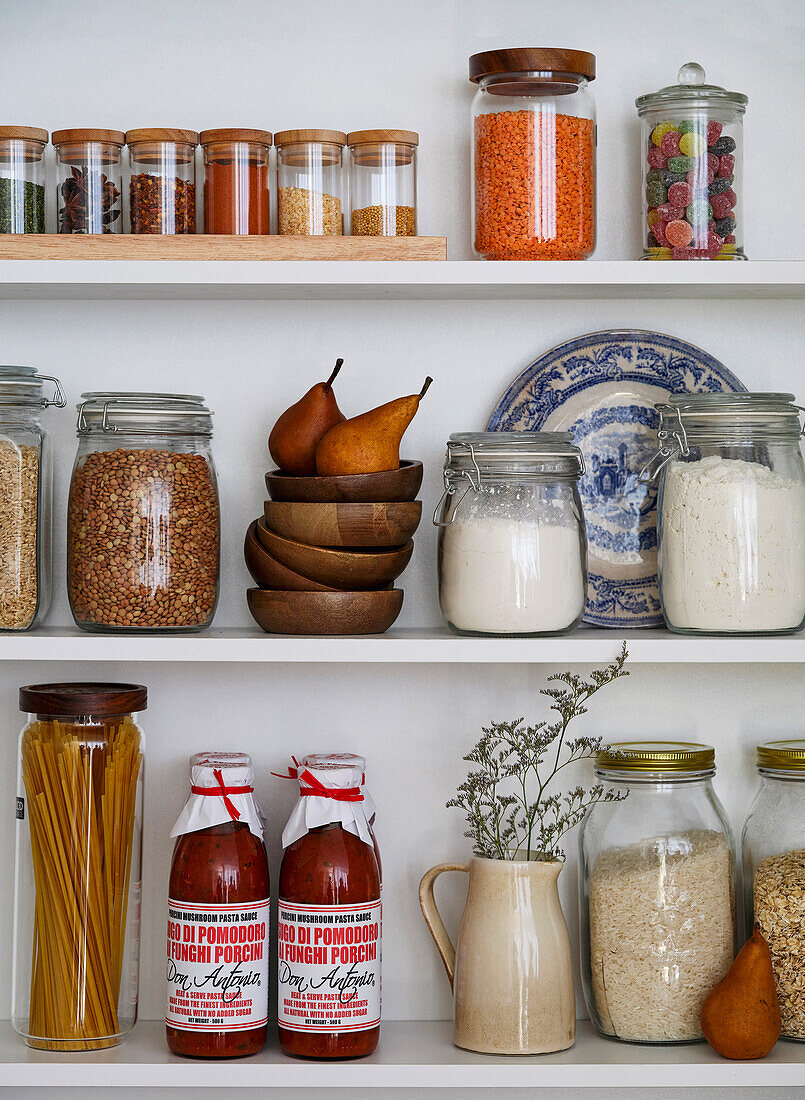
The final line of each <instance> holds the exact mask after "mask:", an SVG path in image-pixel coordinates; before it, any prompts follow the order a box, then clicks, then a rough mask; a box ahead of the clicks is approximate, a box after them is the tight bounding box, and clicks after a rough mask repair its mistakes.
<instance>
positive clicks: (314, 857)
mask: <svg viewBox="0 0 805 1100" xmlns="http://www.w3.org/2000/svg"><path fill="white" fill-rule="evenodd" d="M308 759H309V758H305V761H303V763H302V765H301V767H300V768H299V769H298V778H299V801H298V803H297V805H296V807H295V808H294V810H293V813H292V814H291V817H290V819H289V821H288V824H287V825H286V827H285V831H284V832H283V834H282V844H283V848H284V849H285V854H284V856H283V860H282V868H281V870H280V885H279V922H278V960H279V965H278V986H279V988H278V1030H279V1040H280V1044H281V1046H282V1049H283V1050H284V1051H285V1052H286V1054H292V1055H297V1056H299V1057H303V1058H357V1057H361V1056H362V1055H365V1054H371V1052H372V1051H373V1050H374V1049H375V1048H376V1046H377V1042H378V1038H379V1036H380V992H381V990H380V962H381V937H382V923H381V899H380V870H379V866H378V860H377V856H376V855H375V846H374V840H373V836H372V832H371V829H370V827H369V822H368V821H367V817H366V803H365V801H364V795H363V790H362V780H363V768H362V767H361V766H360V764H357V765H356V764H355V763H354V762H351V761H350V760H349V759H346V758H345V757H344V756H343V755H340V756H339V755H334V756H332V757H328V756H324V755H318V756H317V757H316V758H315V763H314V764H311V765H308V764H307V760H308Z"/></svg>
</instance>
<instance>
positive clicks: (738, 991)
mask: <svg viewBox="0 0 805 1100" xmlns="http://www.w3.org/2000/svg"><path fill="white" fill-rule="evenodd" d="M781 1028H782V1021H781V1019H780V1005H779V1002H778V1000H777V988H776V986H775V984H774V971H773V970H772V965H771V953H770V951H769V945H768V944H767V943H766V941H765V940H764V938H763V936H762V935H761V932H760V929H759V927H758V925H755V931H754V934H753V935H752V937H751V939H749V940H747V941H746V943H745V944H744V945H743V947H742V948H741V950H740V951H739V952H738V954H737V955H736V956H735V961H734V962H733V964H732V966H731V967H730V968H729V970H728V971H727V974H726V976H725V977H724V978H723V979H722V980H721V981H720V982H719V983H718V985H716V986H714V987H713V988H712V989H711V990H710V992H709V993H708V994H707V996H706V997H705V1000H704V1004H703V1005H702V1031H703V1032H704V1037H705V1039H706V1040H707V1042H708V1043H709V1044H710V1046H711V1047H712V1048H713V1050H715V1051H716V1052H717V1053H718V1054H721V1055H722V1056H723V1057H724V1058H732V1059H748V1058H765V1056H766V1055H767V1054H768V1053H769V1051H770V1050H771V1049H772V1047H773V1046H774V1044H775V1043H776V1042H777V1040H778V1039H779V1038H780V1030H781Z"/></svg>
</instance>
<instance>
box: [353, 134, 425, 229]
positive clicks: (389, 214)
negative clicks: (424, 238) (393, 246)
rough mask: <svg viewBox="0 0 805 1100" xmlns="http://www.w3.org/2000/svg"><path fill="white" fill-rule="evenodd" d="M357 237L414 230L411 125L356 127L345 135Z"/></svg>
mask: <svg viewBox="0 0 805 1100" xmlns="http://www.w3.org/2000/svg"><path fill="white" fill-rule="evenodd" d="M347 145H348V146H349V152H350V172H349V201H350V206H351V208H352V236H353V237H415V236H416V161H417V146H418V145H419V134H417V133H414V131H413V130H356V131H355V132H354V133H352V134H348V135H347Z"/></svg>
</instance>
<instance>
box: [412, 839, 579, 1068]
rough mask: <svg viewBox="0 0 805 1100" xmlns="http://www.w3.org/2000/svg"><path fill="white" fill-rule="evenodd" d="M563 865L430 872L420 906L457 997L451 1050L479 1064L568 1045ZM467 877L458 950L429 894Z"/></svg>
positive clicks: (485, 862) (569, 974) (510, 864)
mask: <svg viewBox="0 0 805 1100" xmlns="http://www.w3.org/2000/svg"><path fill="white" fill-rule="evenodd" d="M562 866H563V865H562V863H561V862H559V861H556V862H552V863H546V862H543V861H539V860H528V861H526V860H503V859H480V858H477V857H473V858H472V859H471V860H470V862H469V864H465V863H442V864H439V866H438V867H432V868H431V869H430V871H428V872H427V874H426V875H425V876H424V878H423V879H422V882H421V883H420V885H419V903H420V905H421V906H422V912H423V914H424V916H425V920H426V921H427V924H428V927H429V928H430V931H431V934H432V935H433V938H434V940H435V941H436V946H437V947H438V949H439V954H440V955H441V957H442V962H443V963H444V967H445V970H446V971H447V977H448V978H449V979H450V985H451V986H452V988H453V1018H454V1028H453V1042H454V1043H455V1044H456V1046H458V1047H463V1048H464V1049H465V1050H477V1051H481V1052H483V1053H484V1054H546V1053H548V1052H549V1051H556V1050H566V1049H567V1047H570V1046H572V1045H573V1041H574V1037H575V1025H576V1011H575V1009H576V1006H575V997H574V994H573V970H572V965H571V960H570V940H569V938H568V934H567V925H566V924H565V918H564V915H563V913H562V907H561V905H560V902H559V891H558V888H557V880H558V878H559V872H560V871H561V870H562ZM444 871H467V872H468V873H469V876H470V880H469V890H468V892H467V903H466V905H465V907H464V913H463V915H462V917H461V924H460V926H459V929H458V938H457V940H456V946H455V948H454V947H453V944H452V942H451V940H450V936H449V935H448V933H447V929H446V928H445V926H444V923H443V921H442V918H441V916H440V914H439V910H438V908H437V906H436V902H435V900H434V897H433V886H434V883H435V881H436V879H437V878H438V876H439V875H440V874H442V872H444Z"/></svg>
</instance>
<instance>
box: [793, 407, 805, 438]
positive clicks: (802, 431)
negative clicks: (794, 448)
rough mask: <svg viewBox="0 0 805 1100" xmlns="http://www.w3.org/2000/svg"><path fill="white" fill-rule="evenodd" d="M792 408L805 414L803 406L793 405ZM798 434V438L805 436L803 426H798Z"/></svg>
mask: <svg viewBox="0 0 805 1100" xmlns="http://www.w3.org/2000/svg"><path fill="white" fill-rule="evenodd" d="M794 408H795V409H796V410H797V412H805V405H794ZM799 434H800V436H804V435H805V424H801V425H800V429H799Z"/></svg>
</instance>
